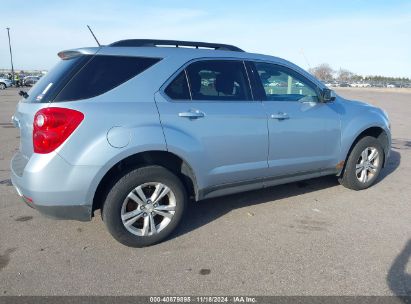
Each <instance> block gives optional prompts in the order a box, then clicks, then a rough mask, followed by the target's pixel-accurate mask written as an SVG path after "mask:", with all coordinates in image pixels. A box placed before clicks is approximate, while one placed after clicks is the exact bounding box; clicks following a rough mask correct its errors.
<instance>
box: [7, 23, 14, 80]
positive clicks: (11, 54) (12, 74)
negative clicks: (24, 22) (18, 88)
mask: <svg viewBox="0 0 411 304" xmlns="http://www.w3.org/2000/svg"><path fill="white" fill-rule="evenodd" d="M6 29H7V35H8V36H9V49H10V62H11V82H12V83H13V84H14V67H13V53H12V52H11V42H10V28H9V27H7V28H6Z"/></svg>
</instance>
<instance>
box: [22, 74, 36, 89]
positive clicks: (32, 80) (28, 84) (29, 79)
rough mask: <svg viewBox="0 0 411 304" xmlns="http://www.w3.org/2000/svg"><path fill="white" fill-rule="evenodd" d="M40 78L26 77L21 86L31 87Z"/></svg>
mask: <svg viewBox="0 0 411 304" xmlns="http://www.w3.org/2000/svg"><path fill="white" fill-rule="evenodd" d="M39 79H40V77H38V76H26V77H24V78H23V85H24V86H25V87H31V86H33V85H35V84H36V83H37V81H39Z"/></svg>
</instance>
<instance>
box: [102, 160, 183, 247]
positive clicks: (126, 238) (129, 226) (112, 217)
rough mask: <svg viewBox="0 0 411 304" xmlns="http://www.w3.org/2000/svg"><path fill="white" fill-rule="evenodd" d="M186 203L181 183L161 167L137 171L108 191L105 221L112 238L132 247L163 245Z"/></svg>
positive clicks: (104, 210)
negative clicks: (160, 243) (161, 243)
mask: <svg viewBox="0 0 411 304" xmlns="http://www.w3.org/2000/svg"><path fill="white" fill-rule="evenodd" d="M186 204H187V194H186V191H185V188H184V186H183V184H182V183H181V181H180V180H179V179H178V177H177V176H175V175H174V174H173V173H172V172H170V171H169V170H167V169H165V168H163V167H160V166H147V167H141V168H137V169H135V170H133V171H131V172H129V173H126V174H125V175H124V176H123V177H121V178H120V179H119V180H118V181H117V182H116V183H115V184H114V186H113V187H112V188H111V190H110V191H109V193H108V195H107V198H106V200H105V202H104V206H103V218H104V222H105V224H106V226H107V229H108V231H109V232H110V233H111V235H112V236H113V237H114V238H115V239H116V240H117V241H119V242H120V243H122V244H124V245H126V246H130V247H145V246H150V245H153V244H156V243H159V242H161V241H162V240H164V239H165V238H166V237H167V236H169V235H170V233H171V232H172V231H173V230H174V229H175V228H176V227H177V225H178V224H179V223H180V221H181V218H182V217H183V214H184V210H185V207H186Z"/></svg>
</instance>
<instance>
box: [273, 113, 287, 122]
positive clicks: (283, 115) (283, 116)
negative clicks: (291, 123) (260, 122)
mask: <svg viewBox="0 0 411 304" xmlns="http://www.w3.org/2000/svg"><path fill="white" fill-rule="evenodd" d="M271 118H272V119H278V120H284V119H289V118H290V116H288V114H287V113H283V112H278V113H277V114H271Z"/></svg>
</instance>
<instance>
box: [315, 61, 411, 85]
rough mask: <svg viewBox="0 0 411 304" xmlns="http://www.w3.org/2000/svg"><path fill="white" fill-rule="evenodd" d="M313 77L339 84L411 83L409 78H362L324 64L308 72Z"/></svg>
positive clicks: (369, 76) (371, 76)
mask: <svg viewBox="0 0 411 304" xmlns="http://www.w3.org/2000/svg"><path fill="white" fill-rule="evenodd" d="M308 72H310V73H311V74H312V75H314V76H315V77H317V78H318V79H321V80H322V81H339V82H347V83H351V82H385V83H390V82H407V83H408V82H411V80H410V79H409V78H407V77H387V76H381V75H368V76H361V75H358V74H355V73H353V72H351V71H349V70H347V69H342V68H340V69H339V70H334V69H333V68H332V67H331V66H330V65H329V64H328V63H322V64H320V65H318V66H316V67H313V68H310V69H309V70H308Z"/></svg>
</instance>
